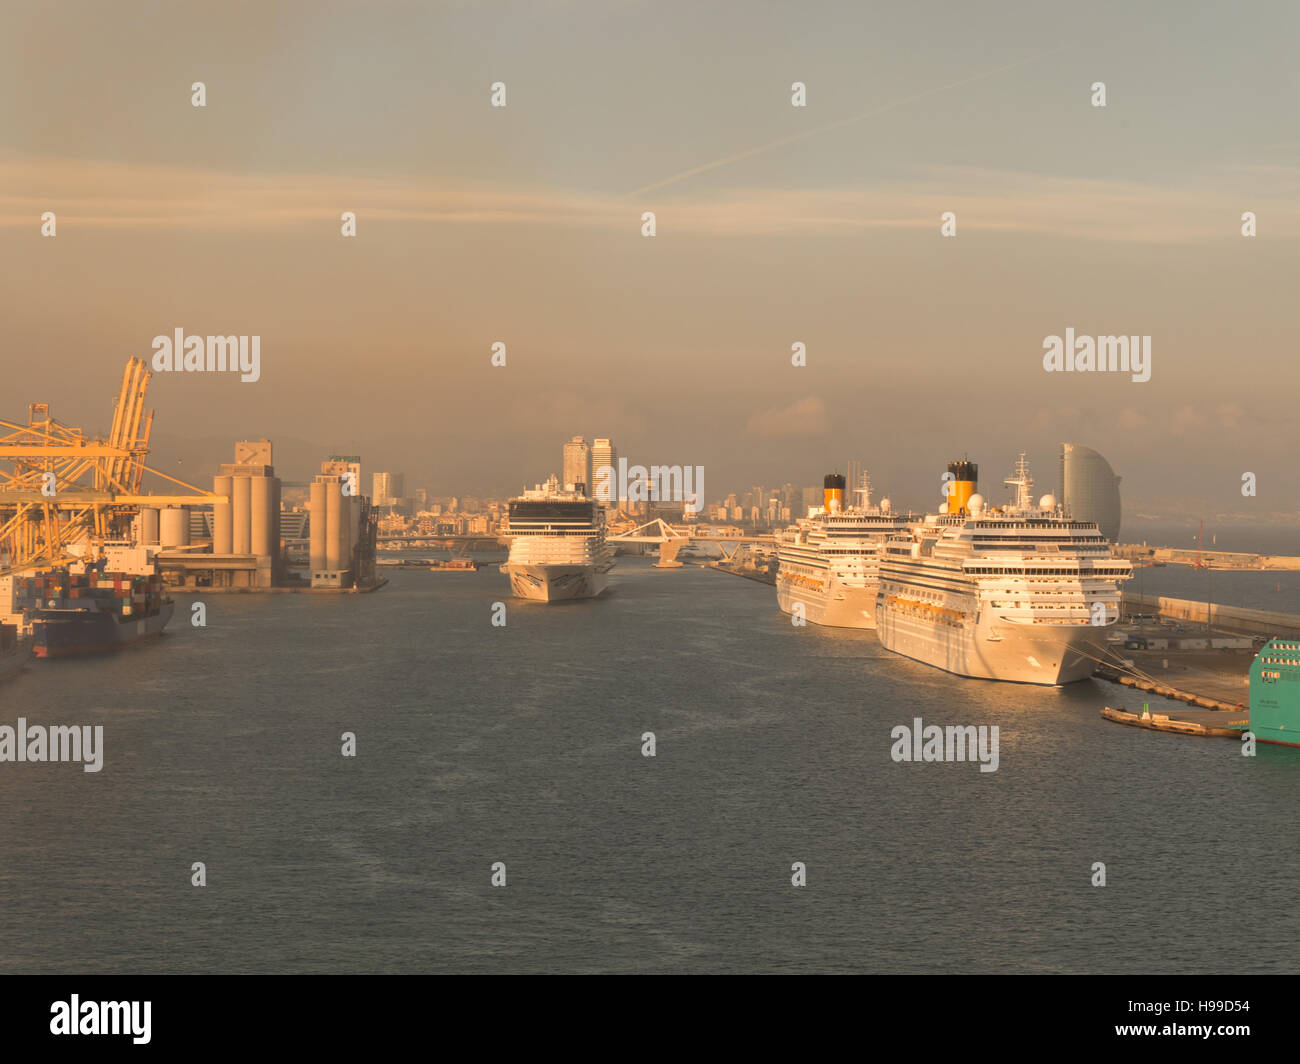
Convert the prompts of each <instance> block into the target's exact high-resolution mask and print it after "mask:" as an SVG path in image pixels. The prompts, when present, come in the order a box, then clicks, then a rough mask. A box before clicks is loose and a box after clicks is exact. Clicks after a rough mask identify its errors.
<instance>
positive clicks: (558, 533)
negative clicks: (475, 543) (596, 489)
mask: <svg viewBox="0 0 1300 1064" xmlns="http://www.w3.org/2000/svg"><path fill="white" fill-rule="evenodd" d="M503 531H504V532H505V533H506V534H507V535H508V536H510V556H509V557H508V558H507V559H506V562H505V564H504V565H502V566H501V571H502V572H503V573H505V574H506V575H507V576H509V577H510V590H511V591H513V592H514V594H515V595H516V596H518V597H519V598H525V599H535V600H537V601H539V602H560V601H563V600H565V599H580V598H593V597H595V596H596V595H599V594H600V593H601V592H602V591H604V590H605V586H606V584H607V583H608V581H609V571H610V570H611V569H613V568H614V547H613V545H612V544H610V543H607V542H606V541H605V509H604V507H603V506H601V505H600V504H599V503H597V502H595V501H594V500H592V499H589V498H587V496H586V495H585V494H583V493H582V492H581V491H562V490H560V487H559V483H558V481H557V480H556V478H555V477H554V476H552V477H551V478H550V479H549V480H548V481H547V482H546V483H545V484H544V485H543V484H539V485H538V486H537V487H536V488H535V489H533V490H531V491H525V492H524V493H523V495H521V496H519V497H518V498H514V499H511V500H510V512H509V516H508V517H507V519H506V525H505V528H504V529H503Z"/></svg>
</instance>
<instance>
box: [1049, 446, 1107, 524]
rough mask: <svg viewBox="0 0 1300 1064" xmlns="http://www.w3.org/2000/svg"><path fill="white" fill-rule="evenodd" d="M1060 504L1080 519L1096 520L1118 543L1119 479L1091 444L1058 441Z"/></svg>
mask: <svg viewBox="0 0 1300 1064" xmlns="http://www.w3.org/2000/svg"><path fill="white" fill-rule="evenodd" d="M1058 479H1059V481H1060V485H1061V503H1062V504H1063V505H1064V506H1065V508H1066V510H1067V511H1068V512H1069V513H1071V514H1072V515H1073V516H1075V517H1077V518H1078V519H1079V520H1081V521H1096V522H1097V527H1098V528H1099V529H1100V530H1101V534H1102V535H1103V536H1105V537H1106V538H1107V539H1108V540H1110V541H1111V542H1112V543H1118V542H1119V526H1120V517H1121V509H1120V498H1119V481H1120V478H1119V477H1117V476H1116V475H1115V471H1114V470H1113V469H1111V467H1110V463H1109V462H1107V461H1106V459H1105V458H1103V457H1102V456H1101V455H1099V454H1098V453H1097V452H1096V451H1094V450H1093V449H1092V448H1091V447H1084V446H1082V445H1080V444H1077V443H1063V444H1061V460H1060V476H1059V478H1058Z"/></svg>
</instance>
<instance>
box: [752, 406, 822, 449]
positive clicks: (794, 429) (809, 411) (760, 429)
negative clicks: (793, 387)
mask: <svg viewBox="0 0 1300 1064" xmlns="http://www.w3.org/2000/svg"><path fill="white" fill-rule="evenodd" d="M745 431H746V432H747V433H749V435H751V436H762V437H764V438H766V439H786V438H790V437H795V436H821V435H824V434H825V432H826V404H825V403H823V402H822V401H821V400H820V399H818V398H817V397H816V396H813V395H810V396H807V397H806V398H804V399H798V400H796V401H795V402H793V403H791V404H790V405H789V406H778V407H772V408H771V409H769V410H760V411H757V412H756V413H754V414H753V415H752V416H751V417H750V419H749V423H748V424H747V425H746V426H745Z"/></svg>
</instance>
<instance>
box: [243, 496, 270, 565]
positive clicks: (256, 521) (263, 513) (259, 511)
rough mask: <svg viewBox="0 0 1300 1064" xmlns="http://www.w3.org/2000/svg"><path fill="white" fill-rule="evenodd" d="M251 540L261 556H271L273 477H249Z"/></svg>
mask: <svg viewBox="0 0 1300 1064" xmlns="http://www.w3.org/2000/svg"><path fill="white" fill-rule="evenodd" d="M248 479H249V483H250V485H251V487H250V488H249V495H250V500H251V512H250V530H251V533H250V542H251V544H252V551H251V552H252V553H253V554H256V555H257V556H258V557H259V558H269V557H270V556H271V495H272V492H271V478H270V477H249V478H248Z"/></svg>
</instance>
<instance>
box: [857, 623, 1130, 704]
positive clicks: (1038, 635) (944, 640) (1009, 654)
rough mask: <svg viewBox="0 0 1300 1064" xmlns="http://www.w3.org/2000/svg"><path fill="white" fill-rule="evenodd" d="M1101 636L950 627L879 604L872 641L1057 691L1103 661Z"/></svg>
mask: <svg viewBox="0 0 1300 1064" xmlns="http://www.w3.org/2000/svg"><path fill="white" fill-rule="evenodd" d="M1105 631H1106V629H1105V628H1103V627H1092V626H1090V625H1028V624H1010V623H1006V622H1002V623H999V624H997V625H996V626H995V625H989V624H984V623H982V624H978V625H974V624H952V625H949V624H945V623H942V622H934V621H929V620H926V619H924V618H918V617H915V616H911V615H909V614H906V613H902V612H900V611H898V610H896V609H892V608H890V606H889V605H888V604H887V603H884V602H882V603H880V604H879V606H878V608H877V625H876V636H877V637H878V638H879V640H880V644H881V646H883V647H884V648H885V649H886V650H892V651H894V652H895V653H897V654H902V655H903V656H904V657H908V658H913V659H914V660H916V661H920V662H924V663H925V664H926V665H933V666H934V667H935V668H939V669H943V670H944V671H945V672H951V673H954V674H956V675H958V676H970V677H973V678H975V679H981V680H1009V681H1011V682H1013V683H1034V684H1045V685H1048V686H1060V685H1061V684H1067V683H1074V682H1076V681H1078V680H1083V679H1086V678H1087V677H1089V676H1091V675H1092V672H1093V669H1095V668H1096V665H1097V662H1096V659H1097V658H1099V657H1101V656H1102V646H1101V644H1102V639H1103V638H1104V637H1103V635H1102V633H1104V632H1105Z"/></svg>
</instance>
